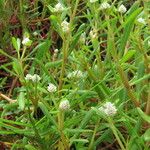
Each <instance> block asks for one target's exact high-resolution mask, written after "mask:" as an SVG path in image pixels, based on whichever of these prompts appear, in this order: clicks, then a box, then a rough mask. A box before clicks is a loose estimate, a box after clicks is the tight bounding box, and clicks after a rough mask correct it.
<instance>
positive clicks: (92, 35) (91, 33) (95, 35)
mask: <svg viewBox="0 0 150 150" xmlns="http://www.w3.org/2000/svg"><path fill="white" fill-rule="evenodd" d="M89 34H90V37H91V39H92V40H93V39H95V38H96V37H97V33H96V31H95V30H91V31H90V33H89Z"/></svg>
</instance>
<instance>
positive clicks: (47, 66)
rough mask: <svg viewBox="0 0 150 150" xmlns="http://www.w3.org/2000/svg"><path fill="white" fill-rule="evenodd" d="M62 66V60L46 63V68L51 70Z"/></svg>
mask: <svg viewBox="0 0 150 150" xmlns="http://www.w3.org/2000/svg"><path fill="white" fill-rule="evenodd" d="M61 64H62V60H58V61H54V62H48V63H46V65H45V67H46V68H53V67H59V66H61Z"/></svg>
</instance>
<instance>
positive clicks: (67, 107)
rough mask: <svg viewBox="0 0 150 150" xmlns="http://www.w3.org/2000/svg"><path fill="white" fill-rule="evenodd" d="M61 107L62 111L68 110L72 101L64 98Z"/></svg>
mask: <svg viewBox="0 0 150 150" xmlns="http://www.w3.org/2000/svg"><path fill="white" fill-rule="evenodd" d="M59 109H60V110H62V111H66V110H69V109H70V103H69V101H68V100H63V101H61V102H60V104H59Z"/></svg>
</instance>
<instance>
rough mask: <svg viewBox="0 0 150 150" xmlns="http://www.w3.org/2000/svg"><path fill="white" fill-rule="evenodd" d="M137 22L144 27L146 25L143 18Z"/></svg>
mask: <svg viewBox="0 0 150 150" xmlns="http://www.w3.org/2000/svg"><path fill="white" fill-rule="evenodd" d="M137 21H138V22H139V23H141V24H143V25H145V24H146V22H145V19H143V18H138V19H137Z"/></svg>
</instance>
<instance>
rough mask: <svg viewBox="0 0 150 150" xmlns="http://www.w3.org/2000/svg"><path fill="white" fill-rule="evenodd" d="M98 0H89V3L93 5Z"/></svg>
mask: <svg viewBox="0 0 150 150" xmlns="http://www.w3.org/2000/svg"><path fill="white" fill-rule="evenodd" d="M97 1H98V0H90V3H95V2H97Z"/></svg>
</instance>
